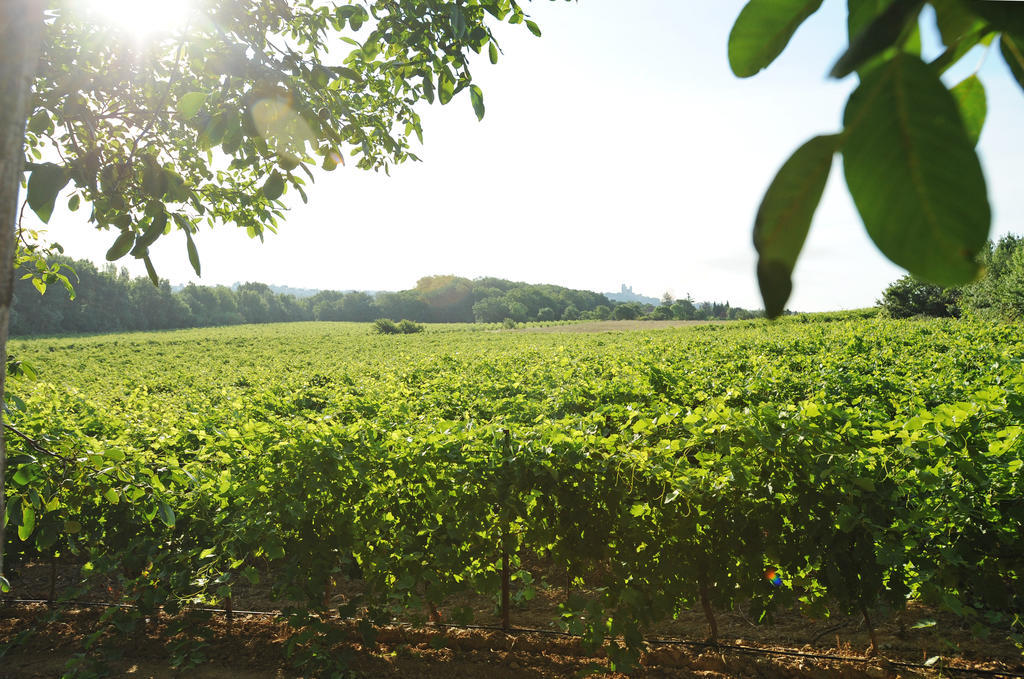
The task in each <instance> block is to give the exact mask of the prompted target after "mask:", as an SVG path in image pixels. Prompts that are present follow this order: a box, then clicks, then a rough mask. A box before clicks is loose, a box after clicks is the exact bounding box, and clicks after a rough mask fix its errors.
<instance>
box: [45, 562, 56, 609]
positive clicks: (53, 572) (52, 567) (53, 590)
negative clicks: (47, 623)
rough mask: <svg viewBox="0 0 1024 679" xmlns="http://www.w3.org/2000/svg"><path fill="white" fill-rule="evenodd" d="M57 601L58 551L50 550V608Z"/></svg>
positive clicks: (48, 599) (47, 601)
mask: <svg viewBox="0 0 1024 679" xmlns="http://www.w3.org/2000/svg"><path fill="white" fill-rule="evenodd" d="M56 600H57V551H56V550H50V593H49V595H48V598H47V600H46V603H47V604H48V605H50V606H52V605H53V602H54V601H56Z"/></svg>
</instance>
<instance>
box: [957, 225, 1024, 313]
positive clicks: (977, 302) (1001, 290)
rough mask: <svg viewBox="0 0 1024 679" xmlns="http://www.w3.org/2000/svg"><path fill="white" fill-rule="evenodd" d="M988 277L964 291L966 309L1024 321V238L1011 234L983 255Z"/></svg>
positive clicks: (983, 263)
mask: <svg viewBox="0 0 1024 679" xmlns="http://www.w3.org/2000/svg"><path fill="white" fill-rule="evenodd" d="M981 264H982V266H983V267H984V270H985V275H984V276H983V277H982V278H981V279H980V280H979V281H978V282H976V283H974V284H972V285H969V286H967V287H966V288H964V291H963V297H962V298H961V304H962V305H963V307H964V309H965V310H970V311H972V312H975V313H978V314H981V315H987V316H994V317H997V318H1002V319H1005V320H1011V321H1019V320H1021V319H1024V237H1021V236H1017V235H1014V234H1008V235H1006V236H1003V237H1002V238H1000V239H999V242H998V243H996V244H994V245H993V244H991V243H990V244H989V247H988V248H987V249H986V250H985V251H984V252H983V253H982V257H981Z"/></svg>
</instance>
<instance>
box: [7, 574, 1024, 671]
mask: <svg viewBox="0 0 1024 679" xmlns="http://www.w3.org/2000/svg"><path fill="white" fill-rule="evenodd" d="M77 571H78V567H77V566H76V565H74V564H60V565H58V567H57V569H56V576H57V577H56V589H57V591H58V592H59V591H61V590H64V589H65V588H66V587H68V586H69V585H70V584H71V583H73V582H74V581H75V580H76V579H77ZM18 575H19V577H18V578H17V579H16V580H14V581H13V582H12V584H13V585H14V586H15V590H14V591H13V592H12V594H11V595H10V596H14V597H17V598H18V599H46V598H48V592H49V587H50V568H49V566H46V565H43V564H29V565H28V566H25V567H23V568H21V570H20V573H19V574H18ZM268 575H269V574H268ZM269 580H270V578H269V577H265V578H263V579H262V582H263V583H265V582H268V581H269ZM357 588H358V585H357V584H354V583H341V584H340V585H339V586H338V587H337V588H336V590H335V591H334V592H333V600H334V602H335V603H340V602H342V601H344V600H345V599H346V598H347V597H348V596H350V595H351V594H352V593H353V592H354V591H355V589H357ZM584 593H585V590H584ZM117 594H118V593H117V591H116V590H115V589H114V588H112V587H111V588H107V587H105V586H102V585H101V586H100V587H98V588H94V589H93V590H92V591H91V592H89V593H88V594H86V595H83V596H82V597H81V598H80V599H78V600H79V601H90V600H91V601H108V602H109V601H116V600H117V598H118V596H117ZM563 597H564V593H563V591H562V590H561V589H560V588H554V587H552V588H546V589H540V590H538V595H537V596H536V597H535V598H534V599H533V600H531V601H529V602H525V603H522V604H520V605H518V606H516V607H515V608H514V609H513V611H512V616H511V617H512V620H511V621H512V625H513V627H515V628H530V629H534V630H540V631H541V633H537V632H514V633H511V634H507V633H505V632H502V631H498V630H486V629H467V628H456V627H448V626H445V625H443V624H442V625H431V624H426V623H425V622H424V619H425V618H426V614H425V612H424V614H423V615H422V616H419V618H417V617H415V616H413V617H409V618H407V621H406V622H404V623H400V624H396V625H393V626H388V627H383V628H381V630H380V635H379V637H378V639H377V641H376V643H375V644H374V645H367V644H365V643H364V642H363V637H362V635H361V634H360V632H359V629H358V626H357V624H356V623H355V622H352V621H345V620H339V619H334V620H331V621H330V624H331V627H332V629H334V630H335V631H336V634H337V635H338V641H337V643H335V644H334V645H333V646H332V647H331V649H330V652H331V653H337V654H345V655H346V656H348V657H349V666H350V667H352V668H353V669H355V670H356V671H357V672H358V674H360V675H361V676H364V677H459V678H461V677H480V676H484V675H487V676H488V679H505V678H508V679H512V678H517V679H518V678H527V677H529V678H537V679H548V678H553V677H575V676H584V675H586V674H593V675H596V676H601V677H618V676H624V675H621V674H617V673H614V672H612V671H611V670H610V669H609V665H608V662H607V660H606V659H605V658H604V657H603V653H602V652H600V651H599V652H598V653H597V654H591V653H588V652H587V650H586V649H584V648H583V647H582V645H581V643H580V641H579V640H578V639H576V638H573V637H568V636H562V635H559V634H557V633H556V632H555V630H554V629H553V627H552V626H551V621H552V620H556V619H557V618H558V604H559V603H560V602H561V601H562V599H563ZM233 604H234V609H235V610H236V611H243V610H249V611H279V610H280V609H281V607H282V602H281V601H278V600H274V599H273V598H272V597H271V596H270V590H269V588H268V587H267V586H266V585H265V584H263V585H258V586H256V587H253V588H249V589H236V593H235V599H234V602H233ZM456 606H470V607H472V608H473V609H474V620H473V622H474V623H475V624H477V625H484V626H487V625H490V626H498V624H499V619H498V615H497V611H496V610H495V606H494V602H493V601H492V600H491V599H489V598H487V597H463V598H461V599H460V600H457V601H451V602H448V605H446V606H442V607H440V609H439V613H440V616H441V620H442V622H444V621H447V620H451V619H452V618H451V615H452V613H453V611H454V608H455V607H456ZM102 611H103V609H102V608H98V607H89V606H81V605H74V604H68V605H66V606H61V607H53V608H51V607H49V606H47V605H45V604H21V603H13V602H11V601H7V602H6V603H4V602H0V679H22V678H24V679H28V678H37V677H58V676H61V674H62V673H63V668H64V667H65V665H66V663H67V662H68V661H69V660H73V659H74V658H75V657H76V656H80V655H81V651H82V648H83V640H85V639H86V638H87V637H88V636H89V635H90V634H93V633H94V632H96V631H98V630H101V629H104V628H105V626H104V625H102V624H101V620H100V616H101V615H102ZM186 616H187V617H182V616H179V617H178V618H170V617H167V616H164V615H162V614H161V615H158V616H155V617H154V618H151V619H149V620H148V623H147V624H146V625H145V626H144V627H145V629H143V630H140V631H136V632H132V633H129V634H128V635H125V634H115V633H113V632H109V631H105V632H103V633H102V634H101V635H100V639H99V646H98V650H97V651H95V652H94V653H93V654H92V655H93V656H95V657H101V658H104V659H105V661H106V662H105V664H106V666H107V671H108V672H109V674H108V676H129V677H171V676H175V677H177V676H181V672H180V671H175V670H173V669H171V668H170V663H171V661H172V658H174V657H175V655H176V654H177V655H178V656H179V657H180V656H181V654H182V648H185V647H187V646H188V644H187V643H184V642H188V641H189V640H191V642H200V641H201V642H202V645H201V646H195V648H196V651H195V653H194V656H193V657H194V659H195V660H196V661H197V662H196V663H195V667H194V668H190V669H189V670H188V672H187V674H188V675H189V676H192V677H197V678H209V679H220V678H221V677H254V678H263V677H267V678H270V677H300V676H317V675H316V674H311V673H307V674H305V675H303V674H302V673H301V672H298V671H296V670H294V669H291V667H292V665H291V663H290V661H289V658H288V654H287V653H286V647H287V646H288V643H289V640H290V639H292V638H293V636H294V635H295V634H296V630H294V629H293V628H290V627H289V626H288V625H287V623H285V622H283V621H282V620H281V619H280V618H276V617H274V616H272V615H238V614H236V615H235V616H234V619H233V621H231V622H230V623H229V621H228V620H227V619H226V617H225V616H224V615H222V614H209V613H206V614H202V613H188V614H186ZM874 617H875V618H876V619H877V620H878V622H877V623H876V624H877V626H878V640H879V647H880V656H881V657H880V658H874V659H868V658H867V657H866V651H867V649H868V646H869V640H868V633H867V630H866V628H865V626H864V624H863V621H862V619H861V618H859V617H850V618H845V617H838V618H837V617H833V618H830V619H827V620H814V619H811V618H808V617H806V616H803V615H800V614H799V613H796V612H786V613H782V614H780V615H778V616H777V618H776V619H775V620H774V622H773V624H770V625H768V624H764V625H758V624H755V622H754V621H752V620H750V619H748V618H747V617H746V616H745V615H743V614H742V613H739V612H730V613H719V614H718V615H717V619H718V627H719V632H720V636H719V641H720V644H719V645H707V644H704V643H702V642H704V641H705V639H706V636H707V624H706V620H705V618H704V615H703V613H702V612H699V611H684V612H683V613H681V614H680V615H679V616H678V617H677V619H675V620H672V621H669V622H666V623H664V624H661V625H659V626H657V627H656V628H654V629H652V630H651V631H650V633H649V634H648V639H651V640H657V639H672V640H681V641H682V643H678V644H661V643H652V644H651V645H650V646H649V650H648V652H647V653H646V655H645V657H644V658H643V659H642V666H641V667H640V668H639V669H638V670H636V671H635V672H633V674H632V675H631V676H636V677H704V678H706V679H725V678H732V679H746V678H748V677H749V678H751V679H753V678H755V677H757V678H761V679H776V678H778V679H825V678H826V677H835V678H837V679H860V678H862V677H871V678H872V679H882V678H895V677H926V676H943V675H940V674H939V673H938V672H937V671H936V670H935V669H934V668H939V667H946V668H949V669H952V670H955V669H963V670H981V671H982V672H983V673H992V672H995V673H1000V674H997V675H992V674H986V675H984V676H1013V675H1017V676H1022V677H1024V656H1022V655H1021V651H1020V650H1019V649H1017V648H1016V647H1015V646H1014V645H1013V644H1012V643H1010V642H1009V641H1007V640H1003V639H997V638H991V639H980V638H977V637H975V636H974V635H973V634H972V633H971V631H970V630H969V629H967V628H965V627H963V626H962V625H961V624H960V623H959V621H958V620H956V619H955V618H953V617H952V616H948V615H944V614H941V613H938V612H936V611H931V610H928V609H926V608H924V607H921V606H918V605H914V604H912V605H911V606H910V607H909V608H908V609H907V610H906V611H904V612H903V613H901V614H900V615H898V616H889V617H886V616H885V615H884V612H883V611H878V612H874ZM925 620H929V621H934V622H935V624H934V625H932V626H929V627H923V628H918V629H914V628H913V627H914V625H915V624H916V623H919V622H922V621H925ZM183 623H184V629H185V630H186V631H185V632H180V631H176V630H175V627H176V626H177V627H181V626H182V624H183ZM29 630H34V632H32V633H31V634H27V631H29ZM809 656H814V657H809ZM936 657H937V660H935V661H933V662H934V664H933V665H932V668H933V669H929V670H922V669H915V668H908V667H905V666H904V665H903V664H902V663H907V664H914V665H918V664H920V663H922V662H924V661H925V660H926V659H930V658H936ZM945 676H949V675H945ZM953 676H956V675H953ZM960 676H968V675H960ZM975 676H982V675H975Z"/></svg>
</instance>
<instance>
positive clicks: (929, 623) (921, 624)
mask: <svg viewBox="0 0 1024 679" xmlns="http://www.w3.org/2000/svg"><path fill="white" fill-rule="evenodd" d="M936 624H938V623H936V622H935V621H934V620H918V621H917V622H915V623H914V624H913V625H911V626H910V629H927V628H929V627H935V625H936Z"/></svg>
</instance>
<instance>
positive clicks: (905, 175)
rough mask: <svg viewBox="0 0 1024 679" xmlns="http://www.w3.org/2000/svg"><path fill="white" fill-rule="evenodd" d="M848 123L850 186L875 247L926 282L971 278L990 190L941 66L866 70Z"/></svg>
mask: <svg viewBox="0 0 1024 679" xmlns="http://www.w3.org/2000/svg"><path fill="white" fill-rule="evenodd" d="M843 121H844V123H845V125H846V133H845V136H846V138H845V141H844V145H843V169H844V172H845V174H846V183H847V186H849V189H850V194H851V195H852V196H853V200H854V203H856V205H857V210H858V211H859V212H860V215H861V218H862V219H863V220H864V226H865V227H866V228H867V231H868V234H869V235H870V236H871V238H872V240H874V242H875V244H876V245H877V246H878V247H879V248H880V249H881V250H882V252H883V253H885V255H886V256H887V257H889V259H891V260H892V261H893V262H895V263H896V264H899V265H900V266H902V267H904V268H906V269H907V270H909V271H910V272H911V273H912V274H914V275H915V276H917V277H918V278H920V279H922V280H924V281H929V282H933V283H937V284H939V285H963V284H965V283H968V282H970V281H971V280H973V279H974V278H975V276H976V275H977V273H978V265H977V263H976V262H975V257H976V255H977V254H978V252H980V251H981V249H982V248H983V247H984V245H985V242H986V240H987V238H988V230H989V223H990V219H991V213H990V209H989V204H988V193H987V191H986V188H985V177H984V175H983V174H982V171H981V164H980V162H979V161H978V156H977V154H976V153H975V151H974V145H973V144H972V143H971V140H970V138H969V137H968V136H967V131H966V130H965V128H964V123H963V120H962V119H961V117H960V111H959V110H958V109H957V103H956V100H955V99H954V98H953V95H952V94H950V92H949V91H948V90H947V89H946V88H945V86H944V85H943V84H942V81H941V80H939V76H938V75H937V74H936V72H935V71H934V69H932V68H930V67H929V66H928V65H927V64H925V63H923V62H922V61H921V60H920V59H918V58H917V57H915V56H912V55H908V54H900V55H897V56H896V57H894V58H893V59H892V60H891V61H889V62H888V63H887V64H885V66H883V67H880V68H878V69H876V70H874V71H872V72H871V73H869V74H868V75H866V76H865V77H864V79H863V81H862V82H861V84H860V86H859V87H858V88H857V89H856V90H855V91H854V92H853V94H852V95H850V100H849V102H848V103H847V106H846V112H845V114H844V118H843Z"/></svg>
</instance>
